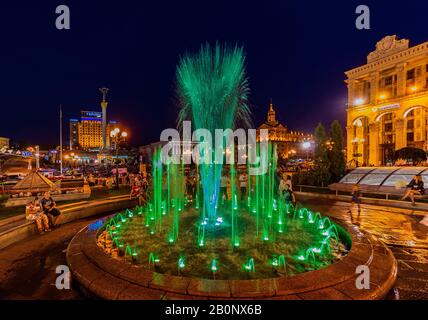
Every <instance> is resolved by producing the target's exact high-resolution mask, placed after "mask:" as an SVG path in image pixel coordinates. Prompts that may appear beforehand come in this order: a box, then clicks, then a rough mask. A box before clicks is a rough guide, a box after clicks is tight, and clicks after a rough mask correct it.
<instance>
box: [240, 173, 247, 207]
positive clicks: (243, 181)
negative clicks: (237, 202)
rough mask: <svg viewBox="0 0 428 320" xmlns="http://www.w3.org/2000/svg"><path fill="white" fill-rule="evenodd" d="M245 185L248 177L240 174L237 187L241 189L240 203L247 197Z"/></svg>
mask: <svg viewBox="0 0 428 320" xmlns="http://www.w3.org/2000/svg"><path fill="white" fill-rule="evenodd" d="M247 183H248V177H247V174H246V173H241V174H240V175H239V187H240V188H241V201H242V200H244V199H245V196H246V195H247Z"/></svg>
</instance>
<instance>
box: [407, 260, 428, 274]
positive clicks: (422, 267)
mask: <svg viewBox="0 0 428 320" xmlns="http://www.w3.org/2000/svg"><path fill="white" fill-rule="evenodd" d="M406 263H407V264H408V265H409V266H411V267H412V268H413V269H415V270H418V271H425V272H428V263H423V262H414V261H406Z"/></svg>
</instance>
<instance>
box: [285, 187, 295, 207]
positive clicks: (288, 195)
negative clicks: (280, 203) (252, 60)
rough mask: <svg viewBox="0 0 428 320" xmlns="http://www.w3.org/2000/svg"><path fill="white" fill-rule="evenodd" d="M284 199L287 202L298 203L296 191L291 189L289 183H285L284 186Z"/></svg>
mask: <svg viewBox="0 0 428 320" xmlns="http://www.w3.org/2000/svg"><path fill="white" fill-rule="evenodd" d="M282 199H284V201H285V203H287V204H289V203H292V204H293V205H295V204H296V198H295V197H294V193H293V191H291V189H290V186H289V185H288V184H285V185H284V188H283V190H282Z"/></svg>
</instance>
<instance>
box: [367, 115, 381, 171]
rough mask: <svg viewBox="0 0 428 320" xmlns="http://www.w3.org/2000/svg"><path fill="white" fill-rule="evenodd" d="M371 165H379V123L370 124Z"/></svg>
mask: <svg viewBox="0 0 428 320" xmlns="http://www.w3.org/2000/svg"><path fill="white" fill-rule="evenodd" d="M369 137H370V138H369V150H370V151H369V155H370V158H369V164H370V165H374V166H378V165H379V149H380V145H379V122H373V123H370V124H369Z"/></svg>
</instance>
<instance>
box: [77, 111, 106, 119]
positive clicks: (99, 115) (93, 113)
mask: <svg viewBox="0 0 428 320" xmlns="http://www.w3.org/2000/svg"><path fill="white" fill-rule="evenodd" d="M80 116H81V117H82V118H99V119H101V118H102V117H103V114H102V113H101V112H97V111H81V112H80Z"/></svg>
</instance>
